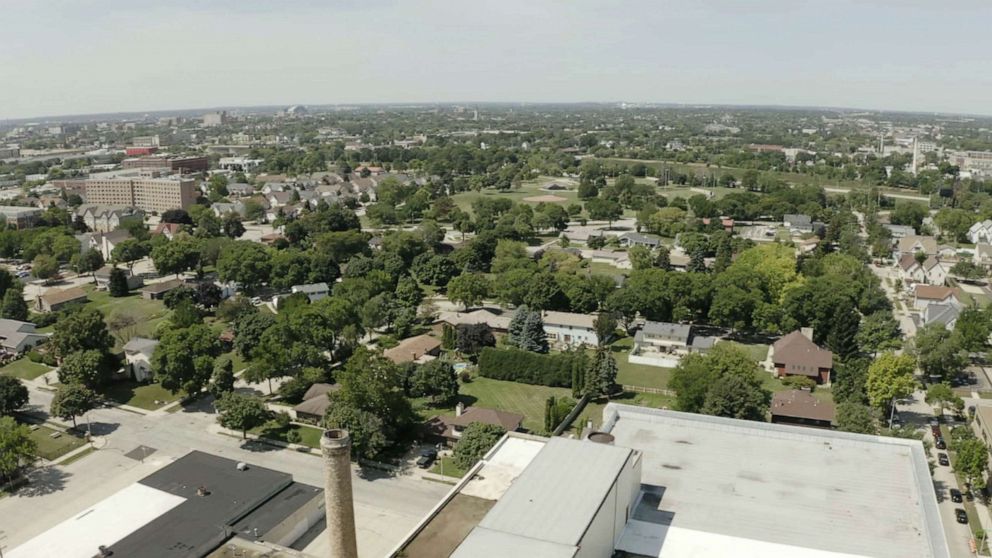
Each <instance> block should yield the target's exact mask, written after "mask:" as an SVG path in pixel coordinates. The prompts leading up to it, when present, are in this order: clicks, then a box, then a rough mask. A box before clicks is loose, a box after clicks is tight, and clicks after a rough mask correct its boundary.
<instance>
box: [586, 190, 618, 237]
mask: <svg viewBox="0 0 992 558" xmlns="http://www.w3.org/2000/svg"><path fill="white" fill-rule="evenodd" d="M586 212H587V213H589V218H590V219H593V220H596V221H606V222H607V223H608V225H607V227H606V228H607V230H609V229H611V228H613V221H616V220H617V219H619V218H620V217H621V216H622V215H623V208H622V207H620V204H619V203H617V202H616V201H614V200H607V199H603V198H593V199H591V200H589V201H587V202H586Z"/></svg>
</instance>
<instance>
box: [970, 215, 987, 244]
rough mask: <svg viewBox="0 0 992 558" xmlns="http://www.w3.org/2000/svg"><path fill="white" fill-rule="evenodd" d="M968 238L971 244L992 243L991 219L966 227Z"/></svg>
mask: <svg viewBox="0 0 992 558" xmlns="http://www.w3.org/2000/svg"><path fill="white" fill-rule="evenodd" d="M968 240H970V241H971V242H972V243H973V244H978V243H979V242H984V243H986V244H992V219H986V220H984V221H980V222H978V223H975V224H974V225H972V226H971V228H970V229H968Z"/></svg>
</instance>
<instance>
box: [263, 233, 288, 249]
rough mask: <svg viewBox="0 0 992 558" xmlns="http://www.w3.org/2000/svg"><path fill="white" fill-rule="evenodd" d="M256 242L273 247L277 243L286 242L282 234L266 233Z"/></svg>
mask: <svg viewBox="0 0 992 558" xmlns="http://www.w3.org/2000/svg"><path fill="white" fill-rule="evenodd" d="M258 240H259V241H260V242H261V243H262V244H264V245H266V246H275V244H276V243H277V242H279V241H281V240H283V241H284V240H286V237H285V236H283V235H282V233H268V234H263V235H262V237H261V238H259V239H258Z"/></svg>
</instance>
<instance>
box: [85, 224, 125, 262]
mask: <svg viewBox="0 0 992 558" xmlns="http://www.w3.org/2000/svg"><path fill="white" fill-rule="evenodd" d="M131 238H134V237H133V236H131V231H129V230H127V229H117V230H114V231H110V232H107V233H102V234H95V235H93V236H91V237H90V248H92V249H94V250H98V251H99V252H100V254H101V255H103V259H104V260H106V261H110V259H111V257H113V254H114V248H116V247H117V245H118V244H120V243H121V242H124V241H125V240H129V239H131Z"/></svg>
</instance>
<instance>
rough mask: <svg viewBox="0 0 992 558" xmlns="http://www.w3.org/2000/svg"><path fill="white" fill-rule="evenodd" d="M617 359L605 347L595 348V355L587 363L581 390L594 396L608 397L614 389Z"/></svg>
mask: <svg viewBox="0 0 992 558" xmlns="http://www.w3.org/2000/svg"><path fill="white" fill-rule="evenodd" d="M616 385H617V361H616V359H614V358H613V355H612V354H611V353H610V350H609V349H608V348H607V347H602V346H601V347H599V348H597V349H596V356H595V357H594V358H593V359H592V361H591V362H590V363H589V368H588V370H587V371H586V378H585V381H584V382H583V384H582V387H583V391H584V392H585V393H588V394H590V395H592V396H594V397H602V396H607V397H609V396H610V394H612V393H613V392H614V391H615V390H616Z"/></svg>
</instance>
